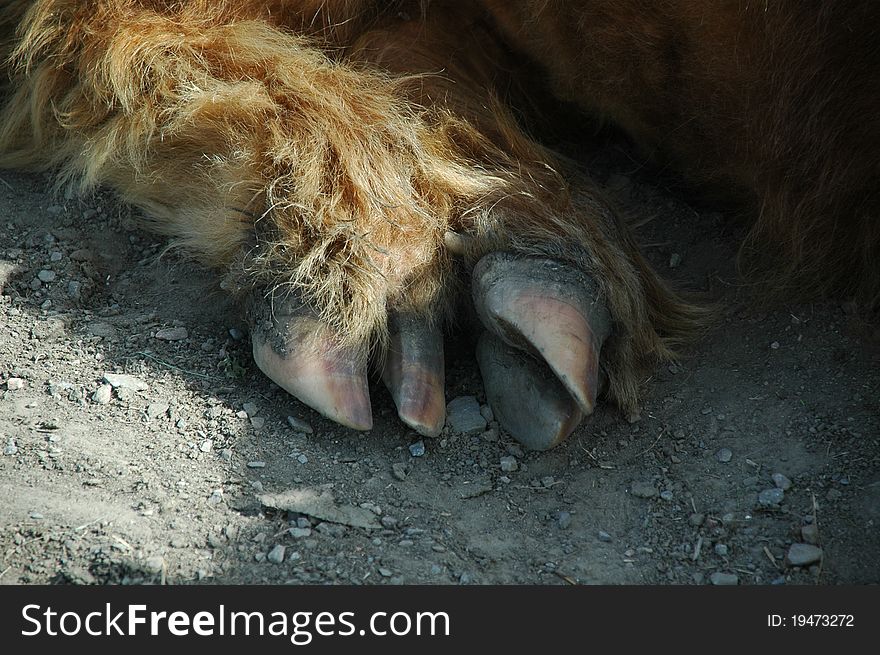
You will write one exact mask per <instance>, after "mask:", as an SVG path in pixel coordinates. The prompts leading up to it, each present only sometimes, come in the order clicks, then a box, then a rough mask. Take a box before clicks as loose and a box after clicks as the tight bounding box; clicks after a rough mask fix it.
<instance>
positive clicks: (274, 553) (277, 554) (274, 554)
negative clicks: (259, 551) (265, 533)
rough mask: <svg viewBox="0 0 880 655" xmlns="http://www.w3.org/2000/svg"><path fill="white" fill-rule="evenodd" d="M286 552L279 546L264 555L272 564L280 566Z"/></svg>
mask: <svg viewBox="0 0 880 655" xmlns="http://www.w3.org/2000/svg"><path fill="white" fill-rule="evenodd" d="M285 550H287V549H286V548H285V547H284V546H282V545H281V544H278V545H277V546H275V547H274V548H273V549H272V550H270V551H269V554H268V555H266V559H267V560H269V561H270V562H272V563H274V564H281V562H283V561H284V551H285Z"/></svg>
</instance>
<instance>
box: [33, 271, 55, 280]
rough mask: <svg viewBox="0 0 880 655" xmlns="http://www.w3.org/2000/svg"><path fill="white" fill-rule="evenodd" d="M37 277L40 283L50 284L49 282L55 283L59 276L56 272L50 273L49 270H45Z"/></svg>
mask: <svg viewBox="0 0 880 655" xmlns="http://www.w3.org/2000/svg"><path fill="white" fill-rule="evenodd" d="M37 277H38V278H39V280H40V282H46V283H49V282H54V281H55V278H56V277H57V275H56V274H55V271H49V270H45V269H44V270H42V271H40V272H39V273H37Z"/></svg>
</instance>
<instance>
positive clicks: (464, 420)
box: [446, 396, 488, 435]
mask: <svg viewBox="0 0 880 655" xmlns="http://www.w3.org/2000/svg"><path fill="white" fill-rule="evenodd" d="M446 425H448V426H449V428H450V429H451V430H452V431H453V432H457V433H458V434H465V435H469V434H479V433H481V432H484V431H485V430H486V427H487V425H488V424H487V422H486V419H485V418H484V417H483V415H482V414H481V413H480V403H479V402H478V401H477V398H476V396H459V397H458V398H455V399H454V400H452V401H450V403H449V404H448V405H446Z"/></svg>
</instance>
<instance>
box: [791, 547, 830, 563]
mask: <svg viewBox="0 0 880 655" xmlns="http://www.w3.org/2000/svg"><path fill="white" fill-rule="evenodd" d="M821 560H822V549H821V548H819V547H818V546H814V545H813V544H792V545H791V548H789V549H788V554H787V555H786V556H785V561H786V562H788V564H790V565H791V566H809V565H810V564H815V563H816V562H820V561H821Z"/></svg>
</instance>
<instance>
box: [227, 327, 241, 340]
mask: <svg viewBox="0 0 880 655" xmlns="http://www.w3.org/2000/svg"><path fill="white" fill-rule="evenodd" d="M229 336H230V337H232V340H233V341H241V340H242V339H244V332H242V331H241V330H239V329H238V328H229Z"/></svg>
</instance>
